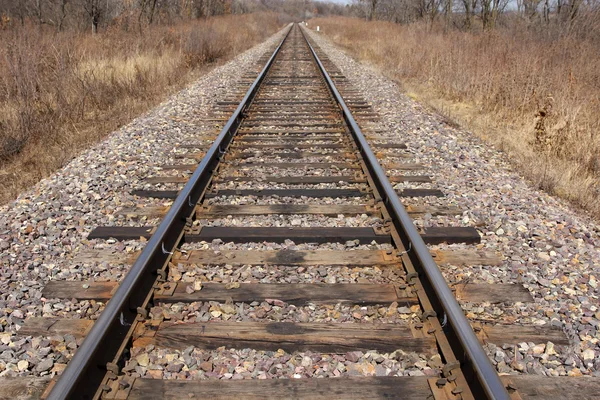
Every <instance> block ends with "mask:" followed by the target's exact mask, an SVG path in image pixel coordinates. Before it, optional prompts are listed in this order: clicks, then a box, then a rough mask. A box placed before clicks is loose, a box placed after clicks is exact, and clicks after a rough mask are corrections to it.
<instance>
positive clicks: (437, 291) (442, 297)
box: [301, 28, 510, 400]
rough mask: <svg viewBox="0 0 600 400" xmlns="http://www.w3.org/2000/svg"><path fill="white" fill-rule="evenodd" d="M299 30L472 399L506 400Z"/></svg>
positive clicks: (382, 173)
mask: <svg viewBox="0 0 600 400" xmlns="http://www.w3.org/2000/svg"><path fill="white" fill-rule="evenodd" d="M301 31H302V34H303V36H304V39H305V40H306V43H307V44H308V47H309V48H310V51H311V52H312V55H313V57H314V58H315V61H316V63H317V65H318V66H319V69H320V70H321V73H322V74H323V77H324V78H325V81H326V83H327V85H328V86H329V89H330V90H331V92H332V94H333V97H334V99H335V101H336V102H337V103H338V105H339V107H340V108H341V110H342V114H343V117H344V120H345V121H346V124H347V125H348V128H349V130H350V132H351V133H352V135H353V136H354V139H355V141H356V144H357V146H358V148H359V149H360V152H361V154H362V156H363V159H364V161H365V164H366V165H367V168H368V169H369V172H370V173H371V175H372V177H373V180H374V181H375V185H376V186H377V189H378V190H379V192H380V194H381V196H382V197H383V200H384V204H385V207H386V208H387V210H388V212H389V213H390V215H391V217H392V223H393V224H394V226H395V228H396V229H397V231H398V232H399V233H400V234H401V237H402V240H403V242H405V243H404V245H405V248H408V249H411V250H410V251H409V253H408V254H409V256H410V257H411V260H413V263H414V264H415V266H416V267H417V268H419V269H420V270H421V271H420V274H419V276H420V277H422V278H425V280H424V282H423V283H424V284H426V285H427V287H428V289H431V290H428V294H433V295H434V296H435V298H433V299H431V300H433V302H432V304H433V306H434V309H435V310H436V312H437V313H438V315H444V316H445V317H446V318H447V321H448V324H447V327H448V331H445V332H446V335H447V336H448V340H449V342H450V344H451V346H452V350H453V352H454V354H455V356H456V358H457V359H458V360H460V361H461V367H462V370H463V374H464V375H465V377H466V378H467V379H468V381H469V384H471V385H472V387H471V390H472V392H473V394H474V395H475V396H476V398H482V397H481V396H485V398H488V399H498V400H500V399H503V400H509V399H510V395H509V394H508V392H507V390H506V388H505V387H504V384H503V383H502V381H501V380H500V377H499V376H498V374H497V372H496V370H495V369H494V367H493V366H492V364H491V362H490V360H489V358H488V356H487V355H486V353H485V351H484V350H483V347H482V346H481V344H480V343H479V340H478V339H477V337H476V336H475V333H474V332H473V329H472V328H471V325H470V323H469V321H468V320H467V318H466V317H465V314H464V313H463V311H462V309H461V307H460V305H459V304H458V302H457V301H456V298H455V297H454V294H453V293H452V290H450V288H449V287H448V283H447V282H446V280H445V278H444V276H443V275H442V273H441V272H440V269H439V268H438V266H437V264H436V263H435V261H434V260H433V258H432V257H431V253H430V252H429V249H428V248H427V245H426V244H425V242H424V241H423V238H421V235H420V234H419V232H418V231H417V229H416V228H415V226H414V224H413V222H412V219H411V218H410V216H409V215H408V213H407V212H406V209H405V208H404V206H403V205H402V203H401V202H400V199H399V198H398V195H397V194H396V192H395V190H394V188H393V187H392V185H391V183H390V181H389V179H388V178H387V175H386V174H385V171H384V170H383V168H381V166H380V165H379V161H378V160H377V157H376V156H375V154H374V153H373V151H372V150H371V147H370V146H369V143H368V142H367V139H366V138H365V136H364V135H363V133H362V131H361V129H360V127H359V126H358V124H357V123H356V121H355V119H354V117H353V116H352V113H351V112H350V109H349V108H348V106H347V105H346V103H345V102H344V99H343V98H342V96H341V95H340V93H339V92H338V90H337V88H336V86H335V84H334V83H333V81H332V79H331V78H330V76H329V74H328V73H327V71H326V70H325V67H324V66H323V64H322V62H321V60H320V59H319V56H318V55H317V53H316V51H315V49H314V48H313V46H312V45H311V43H310V42H309V40H308V38H307V37H306V34H305V33H304V29H303V28H302V29H301Z"/></svg>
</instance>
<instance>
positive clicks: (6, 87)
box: [0, 13, 285, 203]
mask: <svg viewBox="0 0 600 400" xmlns="http://www.w3.org/2000/svg"><path fill="white" fill-rule="evenodd" d="M284 22H285V21H282V20H280V17H279V16H278V15H276V14H271V13H258V14H249V15H241V16H223V17H214V18H211V19H208V20H202V21H196V22H188V23H181V24H180V25H176V26H152V27H150V28H147V29H145V30H144V32H143V33H142V34H140V33H139V32H124V31H123V30H121V29H119V28H118V27H113V28H111V29H109V30H108V31H107V32H104V33H101V34H98V35H91V34H80V33H76V32H61V33H56V32H50V31H48V32H46V31H44V30H41V29H39V28H38V27H35V26H31V27H27V26H25V27H14V28H13V29H7V30H0V203H2V202H5V201H7V200H9V199H12V198H14V197H15V196H16V195H17V194H18V193H19V192H20V191H21V190H22V189H24V188H26V187H28V186H30V185H31V184H33V183H35V182H37V181H38V180H39V179H41V178H43V177H44V176H47V175H48V174H50V173H52V172H53V171H55V170H56V169H57V168H59V167H61V166H62V165H64V164H65V162H67V161H68V160H69V159H71V158H72V157H73V156H74V155H76V154H77V153H78V152H79V151H81V150H82V149H84V148H85V147H87V146H89V145H90V144H92V143H94V142H95V141H97V140H99V139H101V138H102V137H104V136H105V135H106V134H107V133H109V132H111V131H113V130H115V129H116V128H118V127H119V126H120V125H122V124H124V123H126V122H127V121H129V120H131V119H132V118H133V117H135V116H136V115H139V114H140V113H142V112H144V111H145V110H148V109H149V108H150V107H152V106H153V105H156V104H157V103H159V102H160V101H161V100H163V99H164V98H166V97H167V96H168V94H170V93H172V92H174V91H175V90H177V89H180V88H181V87H182V86H184V85H185V84H186V83H189V82H190V81H192V80H193V79H195V78H197V77H198V75H199V74H200V73H202V72H203V71H205V70H206V68H207V67H209V66H210V65H211V64H214V63H216V62H222V61H224V60H227V59H229V58H231V57H233V56H234V55H236V54H238V53H240V52H241V51H244V50H246V49H248V48H250V47H251V46H253V45H255V44H257V43H259V42H261V41H263V40H264V39H266V38H267V37H268V36H270V35H271V34H273V33H275V32H276V31H277V30H278V29H280V28H281V27H282V26H283V23H284Z"/></svg>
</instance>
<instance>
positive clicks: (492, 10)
mask: <svg viewBox="0 0 600 400" xmlns="http://www.w3.org/2000/svg"><path fill="white" fill-rule="evenodd" d="M346 14H347V15H352V16H356V17H362V18H366V19H368V20H385V21H391V22H396V23H410V22H414V21H418V20H426V21H429V22H432V23H433V22H436V21H443V22H446V23H448V24H451V25H454V26H456V27H460V28H463V29H466V30H471V29H472V28H473V27H474V26H475V25H477V26H479V27H482V28H483V29H484V30H489V29H492V28H494V27H495V26H496V25H497V24H498V23H499V22H504V21H505V20H508V19H518V20H521V21H524V22H525V23H527V24H535V25H548V26H549V25H551V24H553V25H557V26H562V27H567V28H568V29H570V28H573V27H574V26H576V25H578V24H579V25H582V26H583V27H584V29H585V26H586V25H587V24H589V23H590V22H592V23H593V21H596V22H597V21H599V20H600V0H354V1H353V3H351V4H350V5H349V6H348V7H347V10H346Z"/></svg>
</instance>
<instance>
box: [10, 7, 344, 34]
mask: <svg viewBox="0 0 600 400" xmlns="http://www.w3.org/2000/svg"><path fill="white" fill-rule="evenodd" d="M256 11H274V12H280V13H284V14H287V15H289V16H291V17H293V18H295V19H297V20H304V19H309V18H311V17H313V16H316V15H331V14H338V15H341V14H344V13H345V12H346V11H347V8H346V7H344V6H342V5H339V4H334V3H328V2H315V1H311V0H0V28H2V27H3V28H4V29H7V28H8V27H10V26H18V25H26V24H34V25H39V26H40V27H42V26H43V27H51V28H54V29H56V30H58V31H60V30H64V29H72V28H77V29H80V30H82V31H85V30H91V31H92V32H94V33H95V32H98V30H99V29H102V28H106V27H108V26H111V25H119V26H121V27H122V28H124V29H141V28H143V27H144V26H148V25H151V24H171V23H175V22H178V21H181V20H190V19H198V18H208V17H211V16H215V15H224V14H246V13H251V12H256Z"/></svg>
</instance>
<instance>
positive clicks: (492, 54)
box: [311, 18, 600, 217]
mask: <svg viewBox="0 0 600 400" xmlns="http://www.w3.org/2000/svg"><path fill="white" fill-rule="evenodd" d="M311 22H312V23H311V26H316V25H320V26H321V29H322V31H323V34H324V35H326V36H327V37H329V38H330V39H332V40H333V41H334V42H335V43H337V44H340V45H342V46H343V47H345V48H346V49H348V51H349V52H350V54H351V55H353V56H355V57H357V58H358V59H359V60H361V61H365V62H368V63H371V64H373V65H375V66H376V67H378V68H379V69H381V70H382V71H384V73H386V74H387V75H388V76H390V77H391V78H393V79H395V80H397V81H399V82H401V83H402V85H403V86H404V87H405V89H406V90H407V92H410V93H412V95H413V97H416V98H418V99H420V100H424V101H425V102H427V103H429V104H431V105H433V106H434V107H435V108H437V109H438V110H441V111H442V112H443V113H445V114H447V116H449V117H450V118H451V119H453V120H457V121H458V122H460V123H461V124H463V125H464V126H466V127H468V128H469V129H471V130H473V131H474V132H475V133H477V134H478V135H480V136H481V137H483V138H485V139H486V140H488V141H490V142H492V143H494V144H495V145H497V146H498V147H499V148H500V149H502V150H504V151H506V152H507V153H508V154H509V156H510V158H511V159H512V160H513V161H514V162H515V164H517V165H518V167H519V169H520V171H521V172H522V173H523V174H524V175H525V176H527V177H528V178H529V179H531V180H532V181H534V182H535V183H536V184H537V185H538V186H539V187H540V188H543V189H544V190H547V191H548V192H550V193H553V194H558V195H560V196H561V197H564V198H567V199H569V200H571V201H572V202H573V203H574V204H576V205H578V206H581V207H583V208H585V209H587V210H589V211H591V212H592V214H593V215H595V216H596V217H600V202H599V201H598V200H599V198H600V135H599V134H598V132H600V68H599V67H598V66H599V65H600V41H599V40H598V36H597V35H586V36H583V35H577V34H575V33H571V34H569V35H565V34H562V35H561V34H558V33H556V32H554V33H552V32H550V33H549V32H540V31H535V30H532V29H524V28H519V27H518V26H516V25H515V26H512V27H511V28H498V29H497V30H495V31H494V32H491V33H466V32H459V31H449V32H443V30H441V29H440V30H436V29H431V28H428V27H427V26H425V25H422V24H413V25H404V26H403V25H397V24H391V23H386V22H366V21H362V20H357V19H350V18H327V19H317V20H313V21H311ZM596 32H597V30H596ZM588 33H589V31H588Z"/></svg>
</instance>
